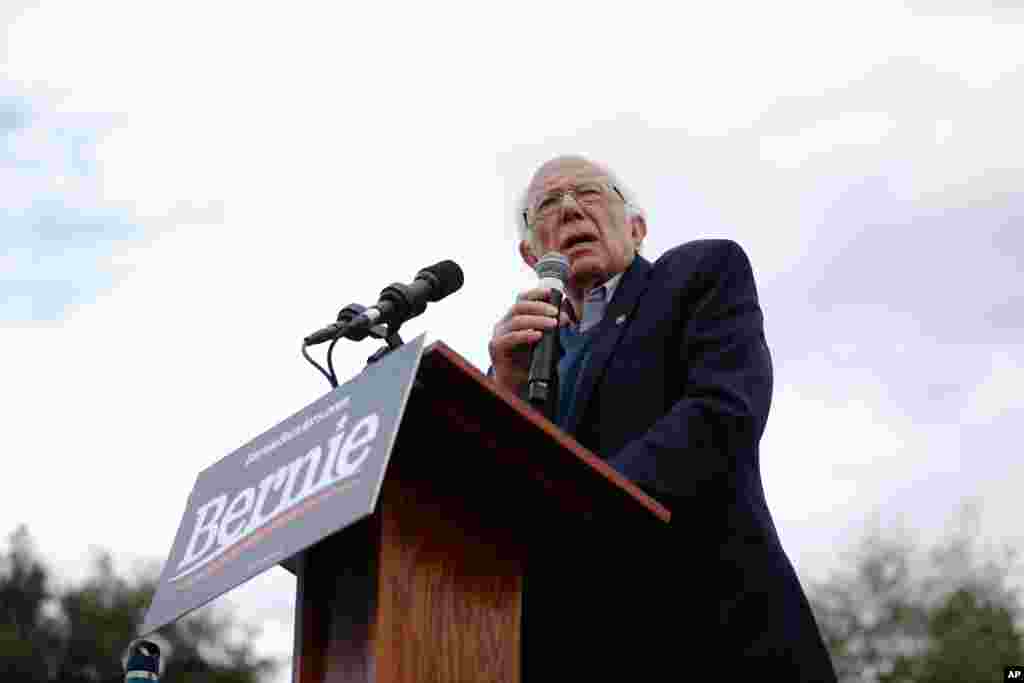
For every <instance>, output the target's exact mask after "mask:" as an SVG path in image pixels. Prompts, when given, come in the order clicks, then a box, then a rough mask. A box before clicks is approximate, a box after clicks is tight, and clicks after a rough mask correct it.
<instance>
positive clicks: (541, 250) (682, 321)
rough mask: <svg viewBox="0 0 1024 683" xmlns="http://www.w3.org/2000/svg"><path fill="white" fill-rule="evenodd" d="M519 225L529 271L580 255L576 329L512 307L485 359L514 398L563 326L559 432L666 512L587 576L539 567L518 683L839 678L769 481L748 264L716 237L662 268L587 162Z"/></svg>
mask: <svg viewBox="0 0 1024 683" xmlns="http://www.w3.org/2000/svg"><path fill="white" fill-rule="evenodd" d="M520 210H521V213H520V214H519V215H518V216H517V219H518V221H519V222H520V224H521V225H522V228H523V230H522V240H521V243H520V245H519V251H520V255H521V256H522V258H523V260H524V261H525V262H526V263H527V264H528V265H529V266H531V267H533V266H534V265H535V264H536V263H537V261H538V260H539V259H540V257H541V256H543V255H544V254H546V253H548V252H550V251H559V252H561V253H563V254H564V255H565V256H566V257H568V259H569V265H570V273H569V281H568V285H567V288H566V296H567V298H568V300H569V302H570V303H571V306H566V307H565V308H563V311H568V312H569V314H570V315H566V314H565V313H564V312H563V314H562V316H561V319H559V317H558V311H557V310H556V309H555V307H554V306H552V305H551V304H549V303H547V302H546V300H545V296H546V292H545V291H544V290H540V289H534V290H530V291H527V292H523V293H521V294H519V296H518V297H517V300H516V303H515V304H514V305H513V306H512V307H511V308H510V309H509V310H508V311H507V312H506V314H505V315H504V316H503V317H502V318H501V320H500V321H499V322H498V323H497V324H496V325H495V327H494V333H493V336H492V338H491V340H490V343H489V345H488V349H489V352H490V356H491V362H492V377H493V378H494V381H496V382H497V383H498V384H500V385H501V386H503V387H505V388H507V389H509V390H512V391H514V392H516V393H517V394H520V395H522V392H523V388H524V385H525V384H526V382H527V379H528V375H529V357H530V349H531V347H532V346H533V345H534V344H536V342H537V341H539V340H540V338H541V336H542V332H541V331H542V330H544V329H549V328H552V327H555V326H558V327H559V339H560V342H561V353H562V355H561V358H560V360H559V362H558V373H559V386H560V387H561V390H560V399H559V406H558V407H559V410H558V415H557V421H558V423H559V425H560V426H561V427H562V428H563V429H565V430H566V431H567V432H569V433H571V434H572V435H573V436H574V437H575V438H576V439H577V440H578V441H579V442H580V443H581V444H583V445H584V446H586V447H587V448H589V449H590V450H591V451H593V452H594V453H596V454H598V455H599V456H600V457H601V458H602V459H604V460H605V461H606V462H607V463H608V464H609V465H610V466H612V467H613V468H615V469H616V470H617V471H618V472H620V473H621V474H622V475H624V476H625V477H627V478H628V479H630V480H631V481H633V482H634V483H636V484H637V485H638V486H639V487H641V488H642V489H643V490H644V491H646V492H647V493H648V494H649V495H651V496H652V497H654V498H655V499H656V500H658V501H659V502H661V503H663V504H665V505H666V506H667V507H668V508H669V509H670V510H671V513H672V521H671V523H670V524H669V525H668V528H667V530H665V531H664V533H661V534H659V535H656V536H653V537H651V538H645V539H644V544H646V545H645V546H644V547H639V546H637V544H636V543H635V542H633V543H632V544H630V541H631V540H633V541H635V539H625V538H623V539H616V538H615V537H614V535H608V536H607V537H606V539H607V544H606V548H607V551H606V554H605V555H604V556H602V554H601V553H602V552H603V551H600V550H599V551H597V553H596V554H595V555H594V557H593V558H588V562H589V563H590V564H591V566H592V567H593V577H588V576H582V577H581V576H570V575H565V576H561V577H558V574H557V572H553V573H552V572H543V571H534V572H531V570H530V569H529V568H528V571H527V575H526V583H525V592H524V606H523V621H524V634H525V639H526V640H525V642H524V644H523V666H524V670H523V678H524V680H556V679H557V680H574V679H575V680H583V678H582V676H588V677H596V676H600V677H601V679H602V680H603V679H605V678H607V677H608V675H609V674H611V673H612V672H613V671H614V672H619V673H620V676H619V680H629V681H633V680H637V681H639V680H659V681H661V680H736V681H741V680H780V681H808V682H810V681H815V682H820V681H834V680H835V674H834V671H833V669H832V665H831V662H830V660H829V655H828V652H827V651H826V649H825V646H824V644H823V642H822V639H821V635H820V633H819V631H818V627H817V624H816V623H815V620H814V616H813V615H812V613H811V610H810V607H809V605H808V602H807V599H806V597H805V595H804V592H803V589H802V588H801V586H800V583H799V581H798V579H797V576H796V572H795V571H794V569H793V567H792V565H791V564H790V562H789V560H788V558H787V557H786V554H785V551H784V550H783V548H782V545H781V544H780V542H779V538H778V535H777V533H776V530H775V526H774V523H773V522H772V518H771V514H770V513H769V511H768V506H767V504H766V502H765V496H764V491H763V487H762V484H761V474H760V465H759V460H758V459H759V455H758V442H759V441H760V438H761V434H762V432H763V431H764V428H765V422H766V420H767V417H768V408H769V404H770V402H771V392H772V365H771V356H770V355H769V351H768V346H767V344H766V342H765V337H764V328H763V320H762V314H761V308H760V306H759V304H758V299H757V291H756V287H755V284H754V276H753V272H752V270H751V267H750V263H749V261H748V259H747V256H746V254H745V253H744V252H743V250H742V249H741V248H740V247H739V245H737V244H736V243H735V242H732V241H729V240H721V239H705V240H696V241H691V242H687V243H685V244H681V245H680V246H677V247H675V248H674V249H671V250H669V251H668V252H666V253H665V254H664V255H663V256H662V257H661V258H659V259H658V260H657V261H656V262H654V263H651V262H650V261H648V260H646V259H645V258H644V257H643V256H641V255H640V254H639V250H640V245H641V243H642V242H643V239H644V237H646V235H647V222H646V219H645V217H644V215H643V212H642V211H641V210H640V209H639V207H637V206H635V205H634V204H633V203H632V202H631V196H630V194H629V192H628V191H627V190H626V189H625V188H624V187H623V185H622V183H621V182H620V181H618V180H617V179H616V178H615V177H614V176H613V175H612V173H611V172H610V171H609V170H607V169H605V168H603V167H602V166H600V165H598V164H596V163H593V162H591V161H588V160H587V159H584V158H581V157H576V156H568V157H559V158H556V159H553V160H551V161H549V162H547V163H545V164H544V165H542V166H541V167H540V168H539V169H538V170H537V172H536V173H535V174H534V176H533V179H532V181H531V182H530V184H529V187H528V188H527V190H526V193H525V195H524V199H523V202H522V206H521V207H520ZM599 545H600V544H599ZM625 548H630V549H631V550H630V551H629V554H630V555H631V556H630V557H628V558H623V557H621V556H620V555H621V554H622V550H623V549H625ZM698 667H699V668H700V669H701V670H705V671H708V672H709V674H710V676H709V675H705V674H701V675H697V676H696V677H694V678H690V674H691V672H694V671H695V669H697V668H698ZM622 675H625V677H626V678H625V679H623V678H622V677H621V676H622Z"/></svg>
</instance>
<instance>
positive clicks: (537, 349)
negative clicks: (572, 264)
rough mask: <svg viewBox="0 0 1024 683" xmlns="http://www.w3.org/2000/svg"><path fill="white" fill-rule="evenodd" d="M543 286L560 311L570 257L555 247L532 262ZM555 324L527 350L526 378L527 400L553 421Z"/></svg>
mask: <svg viewBox="0 0 1024 683" xmlns="http://www.w3.org/2000/svg"><path fill="white" fill-rule="evenodd" d="M534 270H535V271H536V273H537V277H539V278H540V282H539V283H538V284H537V286H538V287H540V288H542V289H548V290H550V294H549V296H548V303H550V304H552V305H554V306H555V308H557V309H558V312H559V314H561V311H562V299H563V297H564V296H565V283H566V282H567V281H568V280H569V259H567V258H566V257H565V256H563V255H562V254H560V253H558V252H557V251H551V252H548V253H547V254H544V256H543V258H541V260H540V261H537V265H536V266H534ZM558 352H559V345H558V326H555V327H552V328H549V329H546V330H544V334H543V336H542V337H541V338H540V341H539V342H537V344H536V345H535V346H534V347H533V351H532V353H531V354H530V377H529V379H528V380H527V385H526V392H527V401H529V403H530V405H532V406H533V407H534V408H536V409H537V410H539V411H541V412H542V413H544V415H545V416H546V417H547V418H548V419H549V420H551V421H552V422H554V421H555V416H556V413H557V409H558Z"/></svg>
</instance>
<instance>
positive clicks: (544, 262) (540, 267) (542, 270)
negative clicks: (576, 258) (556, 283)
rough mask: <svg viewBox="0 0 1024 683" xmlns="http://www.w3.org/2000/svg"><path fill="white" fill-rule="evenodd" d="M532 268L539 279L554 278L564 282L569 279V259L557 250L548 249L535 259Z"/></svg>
mask: <svg viewBox="0 0 1024 683" xmlns="http://www.w3.org/2000/svg"><path fill="white" fill-rule="evenodd" d="M533 270H534V272H536V273H537V277H539V278H541V279H544V278H554V279H556V280H560V281H561V282H562V283H565V282H567V281H568V280H569V259H567V258H566V257H565V256H563V255H562V254H560V253H558V252H557V251H549V252H548V253H546V254H544V256H542V257H541V259H540V260H539V261H537V265H536V266H534V267H533Z"/></svg>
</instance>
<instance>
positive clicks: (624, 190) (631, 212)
mask: <svg viewBox="0 0 1024 683" xmlns="http://www.w3.org/2000/svg"><path fill="white" fill-rule="evenodd" d="M563 159H565V160H568V159H577V160H580V161H586V162H587V163H588V164H590V165H592V166H594V167H595V168H597V169H598V170H600V171H601V172H602V173H603V174H604V175H605V176H607V178H608V182H609V183H611V184H612V185H614V186H615V187H616V189H618V191H619V192H620V193H621V194H622V198H623V199H624V200H625V201H626V221H629V220H631V219H632V218H633V217H634V216H640V218H642V219H644V222H646V221H647V213H646V212H645V211H644V210H643V208H642V207H641V206H640V205H639V204H638V203H637V200H636V195H635V194H633V191H632V190H630V189H629V187H627V186H626V185H624V184H623V182H622V181H621V180H619V178H618V176H616V175H615V173H614V172H613V171H612V170H611V169H610V168H608V167H607V166H603V165H601V164H599V163H596V162H593V161H590V160H589V159H587V158H586V157H581V156H577V155H566V156H561V157H556V158H555V159H551V160H550V161H547V162H545V165H546V164H549V163H551V162H552V161H558V160H563ZM531 182H532V178H531ZM529 194H530V186H529V185H527V186H526V189H524V190H523V191H522V194H520V195H519V200H518V201H517V202H516V205H515V211H516V215H515V217H514V218H515V225H516V234H518V235H519V239H520V240H526V241H528V242H529V243H530V244H533V240H532V239H531V238H532V235H530V228H529V226H527V225H526V219H525V217H524V212H525V211H526V210H527V208H528V207H529ZM642 248H643V243H642V242H641V244H639V245H637V253H640V250H641V249H642Z"/></svg>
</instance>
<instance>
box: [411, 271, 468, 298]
mask: <svg viewBox="0 0 1024 683" xmlns="http://www.w3.org/2000/svg"><path fill="white" fill-rule="evenodd" d="M424 271H426V272H427V273H430V274H431V275H433V276H434V277H436V278H437V280H438V284H439V285H440V286H439V287H438V288H437V289H435V290H434V291H433V292H432V294H431V296H430V300H431V301H440V300H441V299H443V298H444V297H446V296H448V295H449V294H452V293H453V292H457V291H458V290H459V289H461V288H462V283H463V282H464V278H463V275H462V268H460V267H459V264H458V263H456V262H455V261H441V262H440V263H435V264H434V265H432V266H429V267H427V268H424V269H423V270H421V271H420V272H421V273H422V272H424Z"/></svg>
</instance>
